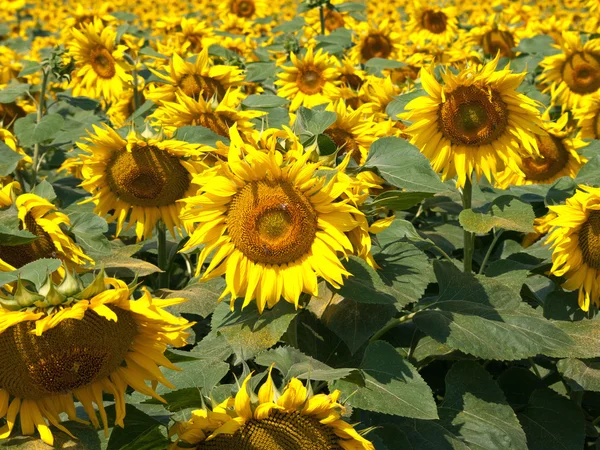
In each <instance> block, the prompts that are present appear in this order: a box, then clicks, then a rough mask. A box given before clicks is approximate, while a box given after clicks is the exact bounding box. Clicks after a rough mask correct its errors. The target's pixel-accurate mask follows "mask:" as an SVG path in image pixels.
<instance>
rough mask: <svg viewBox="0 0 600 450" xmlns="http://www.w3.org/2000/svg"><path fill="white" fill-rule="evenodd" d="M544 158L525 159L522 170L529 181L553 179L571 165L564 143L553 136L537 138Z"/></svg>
mask: <svg viewBox="0 0 600 450" xmlns="http://www.w3.org/2000/svg"><path fill="white" fill-rule="evenodd" d="M537 143H538V149H539V151H540V155H541V156H542V158H524V159H523V165H522V167H521V170H523V173H525V177H526V178H527V179H528V180H534V181H543V180H548V179H552V177H554V175H556V174H557V173H558V172H560V171H561V170H563V169H564V168H565V167H566V166H567V164H568V163H569V152H568V151H567V149H566V148H565V146H564V144H563V143H562V141H561V140H560V139H559V138H557V137H555V136H552V135H548V136H538V137H537Z"/></svg>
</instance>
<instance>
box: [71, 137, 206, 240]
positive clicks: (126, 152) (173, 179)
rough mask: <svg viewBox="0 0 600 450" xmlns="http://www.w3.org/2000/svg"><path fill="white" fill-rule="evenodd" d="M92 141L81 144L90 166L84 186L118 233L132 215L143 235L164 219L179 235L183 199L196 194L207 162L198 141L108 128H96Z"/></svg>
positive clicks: (146, 234)
mask: <svg viewBox="0 0 600 450" xmlns="http://www.w3.org/2000/svg"><path fill="white" fill-rule="evenodd" d="M94 132H95V134H92V135H90V137H89V138H87V141H88V143H79V144H78V145H79V147H80V148H81V149H82V150H84V151H85V152H87V154H83V155H80V157H81V158H82V160H83V163H84V166H83V168H82V174H83V177H84V181H83V182H82V183H81V185H82V186H83V187H84V188H85V189H87V190H88V191H89V192H90V193H92V194H93V196H92V197H91V198H89V199H87V200H85V201H86V202H89V201H93V202H94V203H96V209H95V211H96V212H97V213H98V214H101V215H106V214H109V213H111V214H112V215H111V216H110V217H109V219H108V220H109V221H113V220H117V234H119V233H120V232H121V230H122V228H123V225H124V223H125V221H126V220H127V216H128V214H129V225H128V227H127V228H129V227H131V226H132V225H133V224H135V227H136V234H137V236H138V238H139V239H142V238H143V237H149V236H151V235H152V229H153V228H154V226H155V225H156V223H157V222H158V220H162V221H163V222H164V223H165V225H166V226H167V229H169V230H170V231H171V233H174V230H175V228H176V227H178V226H179V225H180V222H179V220H178V219H177V217H178V215H179V210H180V209H181V204H180V203H179V200H181V199H182V198H184V197H186V196H188V195H190V194H191V193H192V192H193V190H194V187H193V186H192V183H191V181H192V177H193V176H194V175H195V174H197V173H198V172H201V171H202V170H204V169H205V168H206V166H205V165H204V164H203V163H202V162H201V161H200V157H201V153H200V152H199V151H198V145H193V144H188V143H186V142H182V141H177V140H173V139H166V140H161V139H155V138H149V139H146V138H143V137H141V136H137V135H136V134H135V133H130V134H129V135H128V136H127V138H126V139H123V138H122V137H121V136H119V134H118V133H117V132H116V131H114V130H113V129H112V128H109V127H108V126H104V127H103V128H100V127H97V126H94Z"/></svg>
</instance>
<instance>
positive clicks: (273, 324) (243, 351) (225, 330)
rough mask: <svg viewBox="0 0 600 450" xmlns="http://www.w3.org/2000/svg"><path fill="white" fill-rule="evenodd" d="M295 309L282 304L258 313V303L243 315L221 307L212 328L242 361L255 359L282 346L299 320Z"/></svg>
mask: <svg viewBox="0 0 600 450" xmlns="http://www.w3.org/2000/svg"><path fill="white" fill-rule="evenodd" d="M296 314H297V311H296V310H295V308H294V305H291V304H289V303H287V302H284V301H280V302H278V303H277V304H276V305H275V306H274V307H273V308H272V309H268V310H267V309H265V311H264V312H263V313H262V315H261V314H259V313H258V309H257V308H256V303H255V302H252V303H250V304H249V305H248V306H247V307H246V308H245V309H244V310H243V311H241V310H240V308H239V307H238V308H236V310H235V311H233V312H232V311H231V310H230V308H229V305H228V304H226V303H221V304H219V305H218V306H217V307H216V309H215V312H214V313H213V316H212V322H211V324H212V328H213V330H216V331H218V332H219V333H220V334H221V335H223V336H224V337H225V339H227V342H229V345H231V347H232V348H233V350H234V352H235V354H236V356H237V358H238V361H243V360H247V359H250V358H253V357H254V356H256V355H257V354H258V353H260V352H261V351H263V350H266V349H268V348H271V347H272V346H273V345H275V344H277V342H279V339H280V338H281V336H283V334H284V333H285V332H286V331H287V329H288V327H289V325H290V322H291V321H292V320H293V318H294V317H295V316H296Z"/></svg>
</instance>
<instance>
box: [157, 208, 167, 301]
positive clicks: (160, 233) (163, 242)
mask: <svg viewBox="0 0 600 450" xmlns="http://www.w3.org/2000/svg"><path fill="white" fill-rule="evenodd" d="M156 239H157V243H158V268H159V269H160V270H162V272H160V273H159V274H158V288H159V289H162V288H166V287H168V284H169V273H168V271H167V265H168V255H167V228H166V226H165V224H164V222H163V221H162V220H161V221H159V222H158V223H157V224H156Z"/></svg>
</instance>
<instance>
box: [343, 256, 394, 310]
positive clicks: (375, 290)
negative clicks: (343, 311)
mask: <svg viewBox="0 0 600 450" xmlns="http://www.w3.org/2000/svg"><path fill="white" fill-rule="evenodd" d="M344 267H345V268H346V270H347V271H348V272H350V273H351V274H352V276H350V277H348V278H347V279H346V280H344V284H343V285H342V286H340V288H339V289H337V290H336V291H337V293H338V294H340V295H341V296H342V297H344V298H346V299H349V300H352V301H353V302H356V303H374V304H383V305H391V304H394V302H395V300H394V297H392V296H391V295H390V294H389V293H388V292H387V291H388V289H387V286H386V285H385V284H384V282H383V281H382V280H381V277H380V276H379V273H378V272H376V271H375V269H373V268H372V267H371V266H369V265H368V264H367V263H366V262H365V261H364V260H363V259H360V258H358V257H356V256H350V257H349V258H348V261H344Z"/></svg>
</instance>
